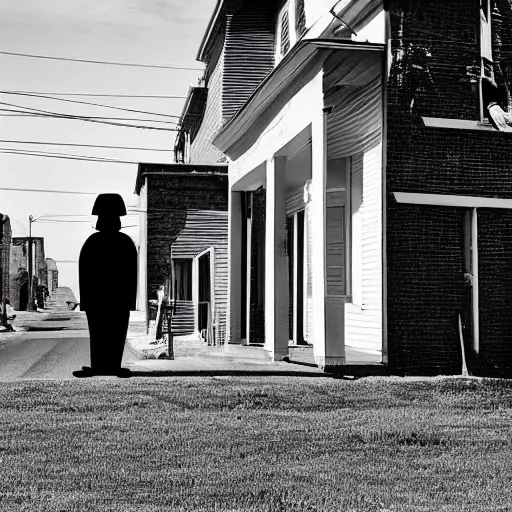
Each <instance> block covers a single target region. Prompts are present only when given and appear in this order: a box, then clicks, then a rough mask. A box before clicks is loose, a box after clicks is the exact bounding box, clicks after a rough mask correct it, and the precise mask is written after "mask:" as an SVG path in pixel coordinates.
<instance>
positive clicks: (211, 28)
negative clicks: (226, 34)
mask: <svg viewBox="0 0 512 512" xmlns="http://www.w3.org/2000/svg"><path fill="white" fill-rule="evenodd" d="M225 3H226V1H225V0H217V5H216V6H215V9H214V11H213V14H212V17H211V18H210V22H209V23H208V27H207V28H206V32H205V33H204V35H203V39H202V41H201V45H200V46H199V50H198V52H197V56H196V59H197V60H198V61H200V62H204V61H205V57H206V48H207V47H208V43H209V42H210V39H211V37H212V35H213V34H214V32H215V28H216V26H217V23H218V22H219V20H220V17H221V14H222V12H223V11H224V7H225Z"/></svg>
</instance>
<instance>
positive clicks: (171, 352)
mask: <svg viewBox="0 0 512 512" xmlns="http://www.w3.org/2000/svg"><path fill="white" fill-rule="evenodd" d="M170 252H171V290H170V292H171V300H172V305H173V307H172V309H171V310H170V311H169V310H168V309H167V313H168V315H167V354H168V358H169V359H174V334H173V332H172V317H173V316H174V314H175V313H176V276H175V269H174V260H173V259H172V245H171V251H170ZM168 302H169V300H168ZM168 305H169V304H167V305H166V306H168Z"/></svg>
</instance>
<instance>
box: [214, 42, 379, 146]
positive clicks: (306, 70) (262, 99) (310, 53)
mask: <svg viewBox="0 0 512 512" xmlns="http://www.w3.org/2000/svg"><path fill="white" fill-rule="evenodd" d="M385 49H386V46H385V45H383V44H376V43H361V42H356V41H349V40H343V41H340V40H339V39H334V38H323V39H309V40H308V39H305V40H303V41H301V42H300V43H297V44H296V45H295V46H294V47H293V48H292V50H291V51H290V52H289V53H288V54H287V55H286V56H285V58H284V59H283V60H282V61H281V62H280V64H279V65H278V66H277V67H276V68H275V69H274V70H273V71H272V72H271V73H270V74H269V75H268V77H267V78H266V79H265V80H264V81H263V82H262V83H261V84H260V86H259V87H258V88H257V89H256V91H254V93H253V94H252V96H251V97H250V98H249V100H248V101H247V102H246V103H245V105H244V106H243V107H242V108H241V109H240V110H239V111H238V113H237V114H235V115H234V116H233V117H232V118H231V119H230V120H229V121H228V122H227V123H226V124H225V125H224V126H223V127H222V128H221V129H220V130H219V131H218V132H217V134H216V135H215V137H214V139H213V144H214V145H215V146H216V147H217V148H218V149H219V150H220V151H222V152H223V153H228V154H229V151H228V150H229V148H230V147H231V146H232V145H233V144H234V143H235V142H236V141H238V140H239V139H241V138H242V137H243V136H244V134H246V133H247V132H248V131H249V130H250V129H251V127H252V126H254V124H255V123H256V121H257V119H258V117H259V116H260V115H262V113H264V112H265V111H266V110H267V109H268V108H269V107H270V106H271V105H272V103H273V102H274V101H276V99H277V98H278V97H279V98H281V99H282V97H283V95H289V96H290V98H291V97H293V95H294V94H295V93H296V92H297V87H298V86H301V84H302V85H304V84H305V83H307V77H308V76H310V74H311V72H312V71H313V70H315V69H318V70H320V69H321V68H322V66H323V64H324V62H325V60H326V59H327V58H328V57H329V56H330V55H331V54H332V53H333V52H349V53H354V52H356V53H357V54H358V55H360V56H361V58H363V57H364V56H365V55H367V54H368V53H369V52H380V53H384V51H385Z"/></svg>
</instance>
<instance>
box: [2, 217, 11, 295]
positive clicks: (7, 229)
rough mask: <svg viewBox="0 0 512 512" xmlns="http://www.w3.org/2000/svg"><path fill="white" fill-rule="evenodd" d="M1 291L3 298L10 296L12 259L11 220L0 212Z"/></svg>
mask: <svg viewBox="0 0 512 512" xmlns="http://www.w3.org/2000/svg"><path fill="white" fill-rule="evenodd" d="M0 223H1V227H0V291H1V297H0V300H1V299H5V298H10V276H9V272H10V269H9V266H10V259H11V238H12V231H11V221H10V219H9V217H8V216H7V215H2V214H0Z"/></svg>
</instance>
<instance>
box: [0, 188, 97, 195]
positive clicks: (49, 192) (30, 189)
mask: <svg viewBox="0 0 512 512" xmlns="http://www.w3.org/2000/svg"><path fill="white" fill-rule="evenodd" d="M0 190H9V191H12V192H39V193H45V194H78V195H91V196H97V195H98V194H99V192H79V191H77V190H52V189H46V188H18V187H0Z"/></svg>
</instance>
